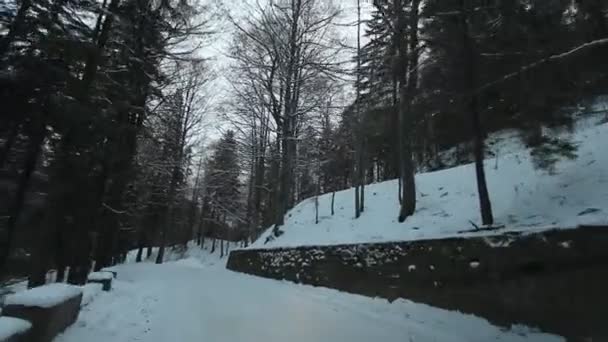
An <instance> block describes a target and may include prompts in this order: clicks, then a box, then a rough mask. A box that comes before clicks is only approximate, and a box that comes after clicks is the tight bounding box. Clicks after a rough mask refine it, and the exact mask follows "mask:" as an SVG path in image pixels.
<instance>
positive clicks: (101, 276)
mask: <svg viewBox="0 0 608 342" xmlns="http://www.w3.org/2000/svg"><path fill="white" fill-rule="evenodd" d="M112 278H114V274H112V273H111V272H108V271H102V272H93V273H91V274H89V276H88V277H87V279H89V280H92V281H100V280H109V279H112Z"/></svg>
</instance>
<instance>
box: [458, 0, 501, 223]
mask: <svg viewBox="0 0 608 342" xmlns="http://www.w3.org/2000/svg"><path fill="white" fill-rule="evenodd" d="M470 10H471V9H470V3H469V1H468V0H461V13H462V14H461V16H460V17H461V25H462V33H463V37H462V38H463V49H464V51H463V52H464V53H463V57H464V63H465V70H464V71H465V81H466V90H467V93H468V94H467V95H468V96H469V97H470V98H469V111H470V114H471V123H472V128H473V139H474V141H473V143H474V146H473V155H474V157H475V175H476V180H477V192H478V194H479V207H480V211H481V221H482V223H483V224H484V225H491V224H493V223H494V217H493V215H492V204H491V202H490V195H489V193H488V185H487V183H486V175H485V169H484V132H483V128H482V125H481V118H480V115H479V106H478V104H477V95H476V94H475V93H474V91H475V89H476V87H477V53H476V51H475V43H474V41H473V37H472V33H471V28H470V25H469V11H470Z"/></svg>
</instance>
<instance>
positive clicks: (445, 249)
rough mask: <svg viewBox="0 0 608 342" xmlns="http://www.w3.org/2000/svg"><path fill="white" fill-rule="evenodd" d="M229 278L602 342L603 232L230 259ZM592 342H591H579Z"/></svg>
mask: <svg viewBox="0 0 608 342" xmlns="http://www.w3.org/2000/svg"><path fill="white" fill-rule="evenodd" d="M227 267H228V268H229V269H231V270H234V271H239V272H244V273H248V274H253V275H257V276H261V277H267V278H273V279H286V280H291V281H294V282H298V283H303V284H309V285H314V286H324V287H329V288H335V289H339V290H342V291H347V292H352V293H357V294H363V295H367V296H379V297H384V298H388V299H389V300H393V299H396V298H399V297H401V298H407V299H410V300H412V301H416V302H421V303H427V304H430V305H433V306H436V307H440V308H445V309H449V310H460V311H462V312H466V313H472V314H475V315H478V316H481V317H484V318H486V319H488V320H489V321H491V322H493V323H495V324H499V325H505V326H509V325H511V324H514V323H521V324H526V325H530V326H533V327H538V328H540V329H541V330H543V331H547V332H551V333H556V334H559V335H563V336H566V337H568V340H569V341H608V324H606V323H607V322H608V321H607V319H608V227H581V228H578V229H570V230H554V231H546V232H543V233H537V234H530V235H526V236H517V235H497V236H489V237H478V238H467V239H464V238H449V239H440V240H424V241H410V242H396V243H377V244H357V245H336V246H321V247H298V248H277V249H247V250H235V251H232V253H231V254H230V258H229V260H228V266H227ZM589 338H592V339H591V340H588V339H589Z"/></svg>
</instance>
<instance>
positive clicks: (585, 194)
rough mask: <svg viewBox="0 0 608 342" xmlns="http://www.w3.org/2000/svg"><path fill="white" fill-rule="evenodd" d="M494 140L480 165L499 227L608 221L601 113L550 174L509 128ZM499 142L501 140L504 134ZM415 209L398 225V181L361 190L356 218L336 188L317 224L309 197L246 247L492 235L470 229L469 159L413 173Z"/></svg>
mask: <svg viewBox="0 0 608 342" xmlns="http://www.w3.org/2000/svg"><path fill="white" fill-rule="evenodd" d="M501 136H502V138H503V139H502V140H499V139H493V140H494V142H493V151H494V152H495V154H496V157H494V158H490V159H487V160H486V162H485V169H486V175H487V181H488V188H489V191H490V197H491V201H492V209H493V212H494V218H495V221H496V225H504V226H505V227H506V228H505V229H503V231H505V230H510V231H513V230H515V231H538V230H542V229H547V228H555V227H559V228H573V227H576V226H578V225H580V224H608V153H606V151H604V149H605V148H606V146H608V123H607V120H606V117H605V115H601V116H592V117H587V118H586V119H584V120H579V121H578V123H577V125H576V127H575V130H574V134H573V140H574V142H575V143H576V144H577V146H578V151H577V152H576V153H577V156H578V157H577V158H576V159H574V160H561V161H559V162H558V163H557V164H556V168H555V171H554V172H552V173H548V172H547V171H542V170H538V169H535V168H534V166H533V162H532V159H531V157H530V153H529V151H527V150H525V148H524V147H523V146H522V144H521V142H520V141H519V140H517V139H515V138H516V137H515V136H514V134H513V132H508V131H507V132H502V133H501ZM509 136H510V138H507V139H504V138H505V137H509ZM416 186H417V189H416V190H417V201H418V202H417V208H416V213H415V214H414V216H412V217H410V218H408V219H407V220H406V221H405V222H404V223H398V222H397V215H398V212H399V204H398V200H397V191H398V185H397V182H396V180H393V181H388V182H383V183H378V184H372V185H369V186H367V187H366V190H365V195H366V207H365V212H364V213H363V214H362V216H361V217H360V218H359V219H357V220H355V219H354V195H353V190H352V189H349V190H345V191H340V192H337V193H336V197H335V215H334V216H331V211H330V203H331V194H325V195H322V196H320V198H319V210H320V213H319V217H320V222H319V224H315V205H314V198H310V199H307V200H305V201H303V202H301V203H299V204H298V205H297V206H296V207H295V208H293V209H292V210H291V211H290V212H289V213H288V214H287V217H286V222H285V226H283V227H281V230H283V231H284V234H283V235H281V236H280V237H278V238H275V239H274V240H272V241H269V242H268V243H266V240H267V238H268V237H269V236H270V235H271V231H272V229H269V230H267V231H266V232H265V233H264V234H262V236H261V237H260V238H259V239H258V240H257V241H256V242H255V243H254V244H253V245H252V246H251V247H252V248H272V247H285V246H301V245H331V244H344V243H361V242H383V241H404V240H419V239H435V238H442V237H453V236H463V235H466V236H471V235H480V234H494V233H496V232H487V231H486V232H467V233H464V234H463V233H461V232H462V231H466V230H472V229H473V228H474V227H473V225H472V224H471V222H476V224H478V225H480V217H479V216H480V214H479V209H478V208H479V204H478V197H477V185H476V182H475V169H474V165H473V164H467V165H462V166H458V167H454V168H450V169H445V170H441V171H436V172H429V173H423V174H418V175H417V176H416Z"/></svg>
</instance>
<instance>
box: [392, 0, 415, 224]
mask: <svg viewBox="0 0 608 342" xmlns="http://www.w3.org/2000/svg"><path fill="white" fill-rule="evenodd" d="M418 4H419V0H413V1H412V6H411V9H410V22H409V28H410V33H409V42H410V46H409V49H408V46H407V45H406V42H405V41H404V39H403V37H405V35H406V31H407V30H406V28H407V26H408V25H406V22H405V16H404V14H403V9H402V0H399V1H397V12H398V14H397V15H398V17H397V22H398V23H397V32H398V33H397V40H398V41H397V44H398V45H397V46H398V47H397V50H398V51H399V58H398V61H399V62H400V63H399V64H400V67H401V68H402V69H401V70H399V77H400V80H399V88H400V89H399V121H400V122H399V128H400V135H399V136H400V139H399V140H400V141H399V146H400V147H401V178H402V179H403V180H402V185H401V186H402V200H401V209H400V211H399V222H403V221H405V219H406V218H407V217H408V216H411V215H413V214H414V212H415V211H416V180H415V176H414V163H413V161H412V138H411V136H412V134H411V132H412V126H413V124H414V123H413V120H412V113H411V106H410V103H411V101H412V98H413V95H414V94H413V91H414V90H415V89H416V87H417V82H416V80H417V79H416V78H414V77H415V76H414V74H416V73H417V71H416V69H417V67H418V20H419V15H418ZM408 75H409V82H408Z"/></svg>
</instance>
